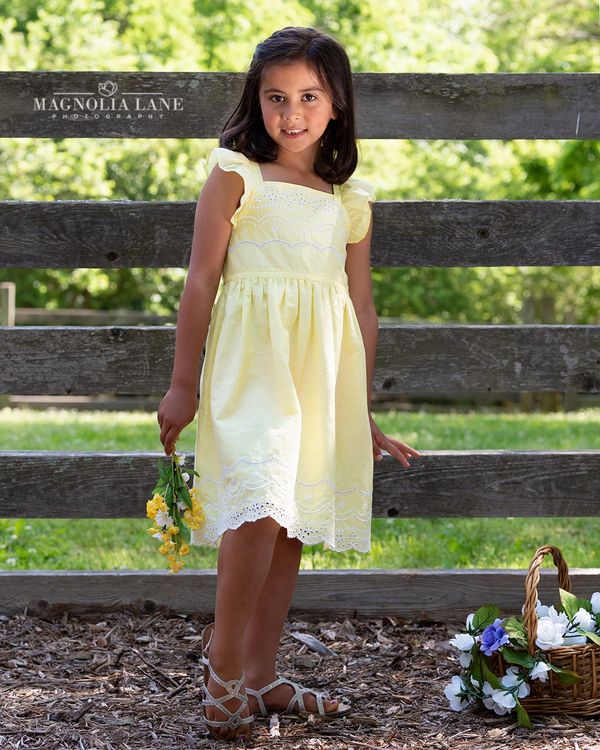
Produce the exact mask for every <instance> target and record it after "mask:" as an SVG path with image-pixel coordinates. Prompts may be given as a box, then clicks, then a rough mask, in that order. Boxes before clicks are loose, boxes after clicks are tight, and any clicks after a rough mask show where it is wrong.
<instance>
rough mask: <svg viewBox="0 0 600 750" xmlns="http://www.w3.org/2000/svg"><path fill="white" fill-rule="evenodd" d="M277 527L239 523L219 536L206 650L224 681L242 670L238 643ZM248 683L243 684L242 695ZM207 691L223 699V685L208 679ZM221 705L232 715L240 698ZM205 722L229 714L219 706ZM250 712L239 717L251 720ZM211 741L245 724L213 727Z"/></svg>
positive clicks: (244, 729)
mask: <svg viewBox="0 0 600 750" xmlns="http://www.w3.org/2000/svg"><path fill="white" fill-rule="evenodd" d="M280 528H281V527H280V525H279V524H278V523H277V522H276V521H275V520H274V519H273V518H271V517H270V516H267V517H266V518H261V519H259V520H257V521H248V522H246V523H243V524H242V525H241V526H240V527H239V528H237V529H229V530H228V531H226V532H225V533H224V534H223V538H222V539H221V544H220V545H219V558H218V563H217V595H216V604H215V626H214V632H213V636H212V641H211V644H210V648H209V654H208V656H209V659H210V663H211V666H212V667H213V669H214V670H215V671H216V672H217V674H218V675H219V676H220V677H221V679H223V680H233V679H236V678H238V679H239V677H240V676H241V674H242V672H243V671H244V660H243V649H242V641H243V634H244V630H245V628H246V623H247V621H248V618H249V617H250V614H251V612H252V611H253V609H254V605H255V602H256V599H257V597H258V595H259V593H260V591H261V589H262V587H263V584H264V582H265V579H266V577H267V574H268V572H269V568H270V565H271V559H272V557H273V550H274V547H275V541H276V539H277V534H278V531H279V529H280ZM245 687H246V683H244V684H243V685H242V690H241V692H242V693H243V692H244V688H245ZM207 688H208V690H209V692H210V694H211V695H213V696H214V697H215V698H218V697H220V696H222V695H225V694H226V692H227V691H226V690H225V688H224V687H223V686H222V685H219V683H218V682H216V681H215V680H214V679H213V678H212V675H210V677H209V680H208V684H207ZM222 705H224V706H227V708H228V709H229V710H230V711H235V710H236V709H237V708H239V706H240V700H239V699H238V698H230V699H229V700H228V701H225V702H224V703H223V704H222ZM204 708H205V711H206V717H207V718H208V719H216V720H217V721H223V720H225V719H227V714H226V713H225V712H224V711H221V710H220V708H219V707H218V706H205V707H204ZM250 713H251V712H250V711H249V710H248V707H246V708H245V709H244V711H242V712H241V714H240V715H241V716H242V717H244V716H249V715H250ZM207 728H208V730H209V732H211V734H213V735H214V736H215V737H219V738H224V739H229V738H232V737H235V736H241V735H245V734H247V733H248V731H249V730H248V725H247V724H246V725H242V726H241V727H238V728H237V729H236V728H229V729H228V728H225V727H211V726H209V725H207Z"/></svg>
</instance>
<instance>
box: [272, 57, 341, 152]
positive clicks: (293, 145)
mask: <svg viewBox="0 0 600 750" xmlns="http://www.w3.org/2000/svg"><path fill="white" fill-rule="evenodd" d="M259 96H260V106H261V110H262V117H263V122H264V124H265V128H266V130H267V133H268V134H269V135H270V136H271V138H272V139H273V140H274V141H275V143H276V144H277V146H278V147H279V149H283V150H284V151H290V152H292V153H294V154H299V153H303V152H307V156H308V157H309V160H310V161H312V160H313V159H314V156H315V155H316V152H317V149H318V148H319V146H320V143H321V136H322V135H323V133H324V132H325V128H326V127H327V125H328V123H329V120H332V119H333V120H335V119H336V118H337V113H335V112H334V110H333V103H332V101H331V97H330V96H329V94H328V93H327V92H326V91H325V90H324V89H323V88H322V86H321V84H320V83H319V80H318V78H317V77H316V76H315V74H314V73H313V72H312V71H311V70H310V68H309V67H308V66H307V65H306V63H305V62H304V61H298V62H295V63H293V64H290V65H269V66H268V67H267V68H265V70H264V72H263V77H262V82H261V85H260V89H259ZM290 130H291V131H293V130H301V131H303V132H302V133H300V135H296V136H293V135H292V136H290V135H288V134H287V132H286V131H290Z"/></svg>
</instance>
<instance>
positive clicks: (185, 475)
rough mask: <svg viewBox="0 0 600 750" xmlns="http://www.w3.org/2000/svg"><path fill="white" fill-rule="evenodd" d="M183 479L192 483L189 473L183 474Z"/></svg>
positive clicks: (183, 472)
mask: <svg viewBox="0 0 600 750" xmlns="http://www.w3.org/2000/svg"><path fill="white" fill-rule="evenodd" d="M181 478H182V479H183V481H184V482H189V481H190V475H189V474H188V473H187V471H182V472H181Z"/></svg>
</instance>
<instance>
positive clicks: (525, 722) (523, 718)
mask: <svg viewBox="0 0 600 750" xmlns="http://www.w3.org/2000/svg"><path fill="white" fill-rule="evenodd" d="M515 700H516V701H517V705H516V706H515V708H516V711H517V720H518V722H519V725H520V726H522V727H527V729H533V724H532V723H531V719H530V718H529V714H528V713H527V711H526V710H525V709H524V708H523V706H522V705H521V702H520V701H519V699H518V698H516V697H515Z"/></svg>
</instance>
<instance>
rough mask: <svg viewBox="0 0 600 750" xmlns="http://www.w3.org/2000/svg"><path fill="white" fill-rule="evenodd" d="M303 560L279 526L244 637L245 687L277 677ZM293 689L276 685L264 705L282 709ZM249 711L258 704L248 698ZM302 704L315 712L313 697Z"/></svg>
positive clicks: (328, 706) (327, 704)
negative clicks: (270, 558) (278, 656)
mask: <svg viewBox="0 0 600 750" xmlns="http://www.w3.org/2000/svg"><path fill="white" fill-rule="evenodd" d="M301 558H302V542H301V541H300V540H299V539H296V538H295V537H293V538H288V535H287V529H286V528H285V527H280V529H279V534H278V535H277V541H276V542H275V549H274V551H273V559H272V560H271V567H270V569H269V574H268V576H267V578H266V580H265V582H264V585H263V587H262V591H261V592H260V594H259V596H258V597H257V599H256V601H255V604H254V609H253V610H252V612H251V614H250V616H249V618H248V621H247V624H246V631H245V633H244V638H243V653H244V666H245V670H246V685H247V687H250V688H253V689H254V690H258V689H259V688H261V687H264V685H268V684H269V683H270V682H273V680H274V679H275V678H276V676H277V675H276V660H277V651H278V649H279V644H280V641H281V634H282V631H283V626H284V624H285V620H286V617H287V614H288V610H289V607H290V604H291V602H292V597H293V594H294V589H295V587H296V581H297V578H298V571H299V568H300V560H301ZM293 694H294V690H293V688H292V687H291V686H290V685H278V686H277V687H276V688H273V689H272V690H269V691H268V692H266V693H264V695H263V700H264V701H265V702H266V704H267V705H269V706H273V707H281V709H282V710H283V709H285V708H286V707H287V705H288V703H289V702H290V698H291V697H292V695H293ZM248 700H249V702H250V709H251V710H253V711H254V712H255V713H259V706H258V701H257V700H256V698H255V697H254V696H253V695H249V696H248ZM304 705H305V706H306V708H307V709H308V710H309V711H313V710H314V711H317V710H318V709H317V701H316V699H315V697H314V695H311V694H309V693H305V694H304ZM337 705H338V701H337V700H333V701H327V700H325V699H324V700H323V707H324V709H325V711H332V710H335V708H336V707H337Z"/></svg>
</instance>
